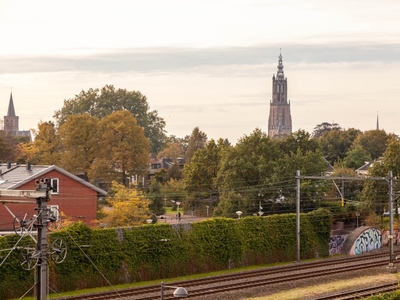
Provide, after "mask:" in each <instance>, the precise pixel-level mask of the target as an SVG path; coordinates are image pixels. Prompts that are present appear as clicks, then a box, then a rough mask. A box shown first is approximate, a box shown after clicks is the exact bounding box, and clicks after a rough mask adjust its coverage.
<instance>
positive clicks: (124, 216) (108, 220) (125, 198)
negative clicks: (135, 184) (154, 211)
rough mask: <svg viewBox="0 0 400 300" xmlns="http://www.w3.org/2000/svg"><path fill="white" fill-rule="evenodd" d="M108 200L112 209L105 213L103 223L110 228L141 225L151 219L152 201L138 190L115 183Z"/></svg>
mask: <svg viewBox="0 0 400 300" xmlns="http://www.w3.org/2000/svg"><path fill="white" fill-rule="evenodd" d="M106 200H107V203H108V204H109V205H110V206H111V209H110V210H107V211H104V212H103V213H104V214H105V217H104V218H103V219H102V220H101V222H102V223H105V224H107V226H108V227H120V226H124V227H125V226H135V225H140V224H143V223H144V222H145V220H146V219H148V217H149V204H150V200H149V199H147V198H145V197H144V196H143V194H141V193H140V192H138V191H137V190H136V189H132V188H127V187H125V186H123V185H122V184H118V183H117V182H115V181H114V182H113V183H112V188H111V190H110V191H109V194H108V195H107V197H106Z"/></svg>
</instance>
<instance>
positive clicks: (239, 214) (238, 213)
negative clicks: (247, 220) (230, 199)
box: [236, 210, 242, 219]
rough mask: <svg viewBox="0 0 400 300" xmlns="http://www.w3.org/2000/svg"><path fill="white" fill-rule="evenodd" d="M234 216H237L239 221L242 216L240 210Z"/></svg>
mask: <svg viewBox="0 0 400 300" xmlns="http://www.w3.org/2000/svg"><path fill="white" fill-rule="evenodd" d="M236 214H237V215H238V217H239V219H240V216H241V215H242V212H241V211H240V210H238V211H237V212H236Z"/></svg>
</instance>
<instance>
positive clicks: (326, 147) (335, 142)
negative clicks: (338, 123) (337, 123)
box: [318, 128, 360, 165]
mask: <svg viewBox="0 0 400 300" xmlns="http://www.w3.org/2000/svg"><path fill="white" fill-rule="evenodd" d="M359 133H360V131H359V130H356V129H353V128H350V129H348V130H331V131H328V132H326V133H325V134H324V135H322V136H321V137H319V138H318V142H319V147H320V149H321V152H322V155H323V156H324V157H325V159H326V160H328V161H329V163H330V164H331V165H333V164H334V163H335V162H337V161H340V160H343V159H344V157H345V156H346V153H347V151H349V149H350V147H351V145H352V144H353V142H354V140H355V139H356V137H357V136H358V134H359Z"/></svg>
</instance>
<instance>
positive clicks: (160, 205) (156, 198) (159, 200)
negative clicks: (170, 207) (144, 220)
mask: <svg viewBox="0 0 400 300" xmlns="http://www.w3.org/2000/svg"><path fill="white" fill-rule="evenodd" d="M147 196H148V198H149V199H151V203H150V205H149V209H150V212H151V213H153V214H154V215H156V216H159V215H163V214H165V206H164V204H165V202H164V198H163V197H162V195H161V183H160V182H159V181H157V180H152V181H151V182H150V186H149V191H148V194H147Z"/></svg>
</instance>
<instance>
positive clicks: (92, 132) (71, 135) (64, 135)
mask: <svg viewBox="0 0 400 300" xmlns="http://www.w3.org/2000/svg"><path fill="white" fill-rule="evenodd" d="M98 123H99V119H98V118H96V117H92V116H90V115H89V114H80V115H70V116H69V117H68V118H67V119H66V121H65V122H64V123H63V124H62V125H61V126H60V129H59V134H60V138H61V141H62V146H63V150H64V153H63V155H62V157H61V167H63V168H64V169H66V170H67V171H69V172H71V173H73V174H79V173H82V174H84V178H85V179H86V180H89V175H88V174H89V170H90V168H91V166H92V164H93V162H94V160H95V159H96V156H97V154H98V151H99V132H98V130H97V126H98ZM91 179H92V180H93V179H94V178H91Z"/></svg>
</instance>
